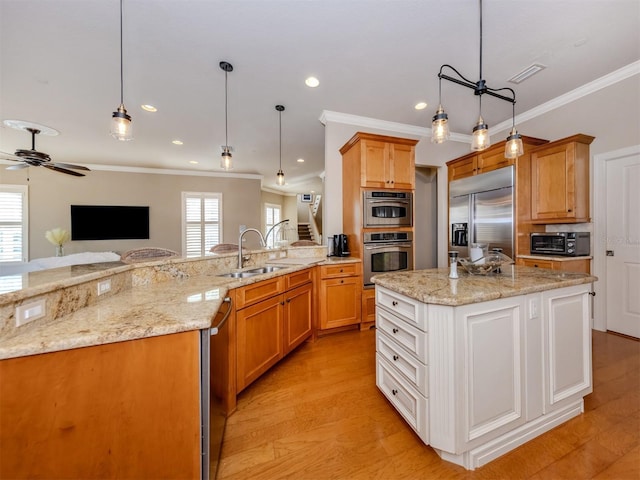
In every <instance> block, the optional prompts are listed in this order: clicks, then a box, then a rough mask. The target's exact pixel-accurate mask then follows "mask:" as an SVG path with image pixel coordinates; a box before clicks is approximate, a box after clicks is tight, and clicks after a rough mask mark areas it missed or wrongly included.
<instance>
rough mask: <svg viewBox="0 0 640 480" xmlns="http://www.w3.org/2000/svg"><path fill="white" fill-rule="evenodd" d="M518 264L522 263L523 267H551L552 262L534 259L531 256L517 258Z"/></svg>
mask: <svg viewBox="0 0 640 480" xmlns="http://www.w3.org/2000/svg"><path fill="white" fill-rule="evenodd" d="M518 264H519V265H524V266H525V267H535V268H548V269H552V268H553V262H552V261H550V260H534V259H532V258H521V259H519V260H518Z"/></svg>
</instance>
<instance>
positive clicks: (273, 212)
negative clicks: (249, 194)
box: [264, 203, 280, 248]
mask: <svg viewBox="0 0 640 480" xmlns="http://www.w3.org/2000/svg"><path fill="white" fill-rule="evenodd" d="M279 221H280V205H273V204H271V203H265V204H264V227H265V232H268V231H269V229H270V228H272V227H273V226H274V225H275V224H277V223H278V222H279ZM277 234H278V232H277V231H275V230H274V231H273V232H271V234H270V235H269V238H267V239H266V241H267V247H269V248H273V247H274V246H275V244H276V236H277Z"/></svg>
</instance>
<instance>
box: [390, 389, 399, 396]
mask: <svg viewBox="0 0 640 480" xmlns="http://www.w3.org/2000/svg"><path fill="white" fill-rule="evenodd" d="M391 394H392V395H393V396H396V395H397V394H398V390H396V389H395V388H394V389H393V390H391Z"/></svg>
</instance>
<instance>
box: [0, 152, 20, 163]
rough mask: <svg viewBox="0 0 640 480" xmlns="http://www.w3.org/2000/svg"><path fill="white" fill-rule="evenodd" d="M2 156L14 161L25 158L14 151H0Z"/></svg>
mask: <svg viewBox="0 0 640 480" xmlns="http://www.w3.org/2000/svg"><path fill="white" fill-rule="evenodd" d="M0 158H1V159H2V160H11V161H12V162H21V161H22V160H23V159H22V157H19V156H17V155H14V154H13V153H6V152H0Z"/></svg>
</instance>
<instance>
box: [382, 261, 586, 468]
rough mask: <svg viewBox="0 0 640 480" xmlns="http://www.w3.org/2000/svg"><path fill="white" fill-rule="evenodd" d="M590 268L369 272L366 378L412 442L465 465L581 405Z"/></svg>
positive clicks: (519, 442) (571, 413)
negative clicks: (372, 341)
mask: <svg viewBox="0 0 640 480" xmlns="http://www.w3.org/2000/svg"><path fill="white" fill-rule="evenodd" d="M593 280H595V277H591V276H589V275H586V274H558V273H551V271H542V270H540V269H533V268H528V267H514V269H513V270H512V271H511V272H506V273H505V274H502V275H496V276H494V277H492V278H488V277H472V276H463V277H461V278H460V279H459V280H450V279H448V278H447V273H446V271H443V270H432V271H429V270H426V271H415V272H407V273H396V274H385V275H380V276H379V277H375V281H376V326H377V329H376V385H377V386H378V388H379V389H380V390H381V391H382V393H383V394H384V395H385V396H386V397H387V399H388V400H389V401H390V403H391V404H392V405H393V407H394V408H395V409H396V410H397V411H398V412H399V413H400V414H401V415H402V416H403V418H404V419H405V420H406V421H407V423H408V424H409V425H410V426H411V427H412V428H413V430H414V431H415V432H416V433H417V434H418V436H419V437H420V438H421V439H422V441H423V442H424V443H425V444H427V445H430V446H431V447H433V448H434V449H435V450H436V452H437V453H438V454H439V455H440V457H441V458H442V459H444V460H447V461H450V462H453V463H456V464H458V465H461V466H463V467H465V468H466V469H469V470H473V469H475V468H477V467H480V466H482V465H485V464H486V463H488V462H490V461H492V460H494V459H495V458H497V457H499V456H500V455H503V454H504V453H506V452H508V451H510V450H512V449H514V448H516V447H518V446H519V445H522V444H523V443H525V442H527V441H529V440H531V439H532V438H535V437H536V436H538V435H541V434H542V433H544V432H546V431H548V430H550V429H552V428H554V427H555V426H557V425H560V424H562V423H564V422H566V421H567V420H569V419H571V418H572V417H575V416H577V415H579V414H580V413H582V412H583V398H584V396H585V395H588V394H589V393H591V391H592V376H591V325H590V320H591V315H590V291H591V282H592V281H593Z"/></svg>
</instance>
